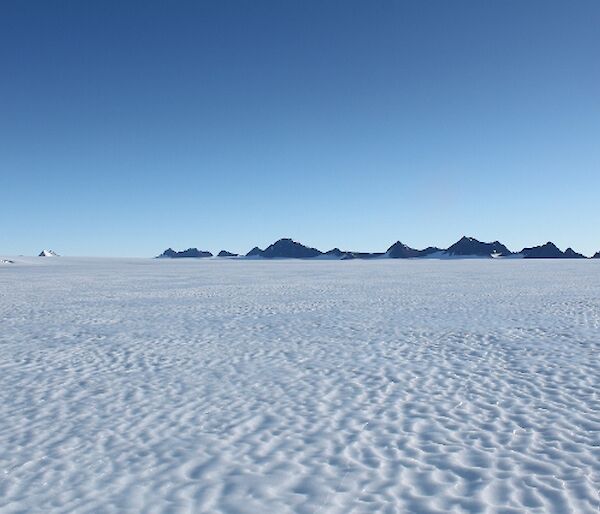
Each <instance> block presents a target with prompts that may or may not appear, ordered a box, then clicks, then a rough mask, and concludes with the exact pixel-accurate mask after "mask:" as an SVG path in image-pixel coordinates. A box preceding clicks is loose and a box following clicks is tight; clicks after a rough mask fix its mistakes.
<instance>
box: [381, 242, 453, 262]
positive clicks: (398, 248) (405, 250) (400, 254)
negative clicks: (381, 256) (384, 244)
mask: <svg viewBox="0 0 600 514" xmlns="http://www.w3.org/2000/svg"><path fill="white" fill-rule="evenodd" d="M441 251H442V250H441V249H440V248H436V247H435V246H429V247H427V248H425V249H424V250H416V249H415V248H411V247H410V246H407V245H405V244H404V243H402V242H400V241H396V242H395V243H394V244H393V245H392V246H390V247H389V248H388V249H387V251H386V252H385V256H386V257H389V258H390V259H410V258H412V257H425V256H427V255H431V254H432V253H436V252H441Z"/></svg>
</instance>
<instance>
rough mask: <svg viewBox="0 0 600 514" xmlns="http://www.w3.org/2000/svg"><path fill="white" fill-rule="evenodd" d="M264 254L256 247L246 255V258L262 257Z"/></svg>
mask: <svg viewBox="0 0 600 514" xmlns="http://www.w3.org/2000/svg"><path fill="white" fill-rule="evenodd" d="M262 252H263V251H262V250H261V249H260V248H259V247H258V246H255V247H254V248H252V250H250V251H249V252H248V253H247V254H246V257H260V256H261V255H262Z"/></svg>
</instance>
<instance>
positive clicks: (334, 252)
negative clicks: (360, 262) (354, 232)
mask: <svg viewBox="0 0 600 514" xmlns="http://www.w3.org/2000/svg"><path fill="white" fill-rule="evenodd" d="M347 253H348V252H342V251H341V250H340V249H339V248H333V249H331V250H329V251H327V252H325V253H324V254H323V255H325V256H327V257H335V258H338V259H341V258H342V257H344V255H346V254H347Z"/></svg>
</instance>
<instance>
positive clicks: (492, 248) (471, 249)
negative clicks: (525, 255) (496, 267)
mask: <svg viewBox="0 0 600 514" xmlns="http://www.w3.org/2000/svg"><path fill="white" fill-rule="evenodd" d="M446 253H447V254H448V255H457V256H461V255H462V256H467V255H474V256H479V257H489V256H491V255H492V254H495V255H502V256H506V255H511V254H512V252H511V251H510V250H509V249H508V248H506V246H504V245H503V244H502V243H500V242H499V241H494V242H492V243H484V242H482V241H479V240H477V239H475V238H474V237H466V236H463V237H461V238H460V239H459V240H458V241H457V242H456V243H454V244H453V245H452V246H450V247H449V248H448V249H447V250H446Z"/></svg>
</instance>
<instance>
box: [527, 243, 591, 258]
mask: <svg viewBox="0 0 600 514" xmlns="http://www.w3.org/2000/svg"><path fill="white" fill-rule="evenodd" d="M520 253H521V254H523V258H525V259H585V256H583V255H581V254H580V253H577V252H575V251H574V250H572V249H571V248H567V249H566V250H565V251H564V252H561V251H560V249H559V248H558V247H557V246H556V245H555V244H554V243H552V242H551V241H548V242H547V243H546V244H543V245H540V246H532V247H531V248H523V249H522V250H521V252H520Z"/></svg>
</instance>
